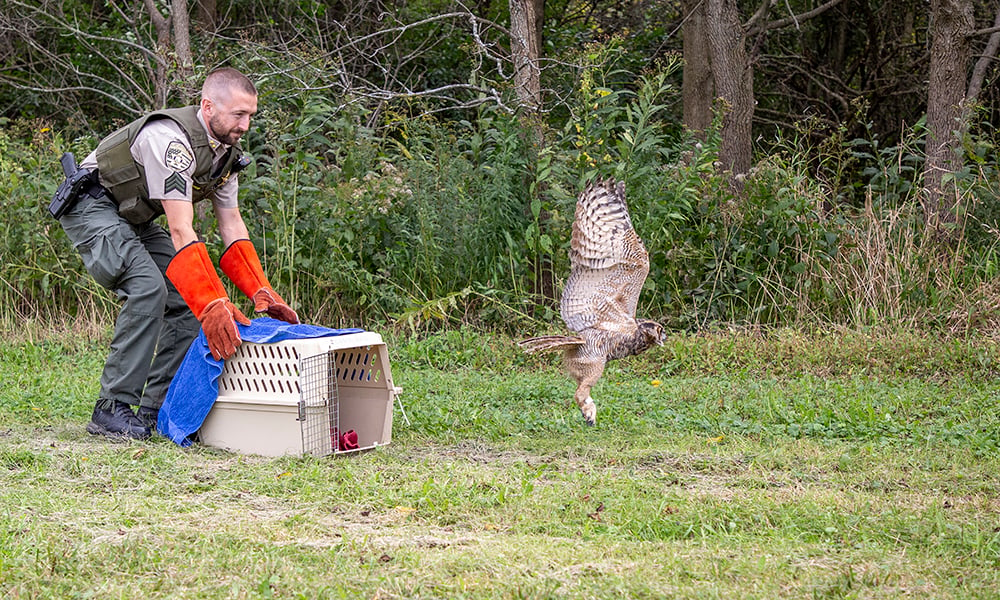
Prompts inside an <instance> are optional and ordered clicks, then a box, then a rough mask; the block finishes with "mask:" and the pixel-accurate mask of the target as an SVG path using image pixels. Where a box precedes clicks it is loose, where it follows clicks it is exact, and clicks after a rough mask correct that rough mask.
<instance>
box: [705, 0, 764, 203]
mask: <svg viewBox="0 0 1000 600" xmlns="http://www.w3.org/2000/svg"><path fill="white" fill-rule="evenodd" d="M705 18H706V23H707V29H708V44H709V51H710V60H711V63H712V75H713V77H714V79H715V95H716V98H717V99H718V102H719V104H720V105H721V106H720V109H721V110H722V132H721V134H722V140H721V144H720V147H719V162H721V163H722V167H723V169H725V170H727V171H729V173H730V182H731V184H732V185H733V187H734V188H735V189H737V190H738V189H740V188H741V187H742V185H741V181H742V179H743V176H744V175H745V174H746V172H747V171H749V170H750V164H751V159H752V137H751V135H752V134H751V122H752V121H753V111H754V97H753V71H752V69H751V67H750V61H749V58H748V55H747V49H746V31H745V29H744V27H743V25H742V23H740V15H739V9H738V8H737V6H736V0H706V1H705Z"/></svg>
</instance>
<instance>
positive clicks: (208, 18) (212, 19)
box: [195, 0, 219, 32]
mask: <svg viewBox="0 0 1000 600" xmlns="http://www.w3.org/2000/svg"><path fill="white" fill-rule="evenodd" d="M195 1H196V3H197V4H198V12H197V15H198V16H197V17H196V19H195V22H196V23H197V24H198V27H200V28H201V29H202V30H204V31H213V32H214V31H215V29H216V27H217V26H218V19H219V8H218V4H217V3H216V0H195Z"/></svg>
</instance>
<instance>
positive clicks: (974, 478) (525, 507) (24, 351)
mask: <svg viewBox="0 0 1000 600" xmlns="http://www.w3.org/2000/svg"><path fill="white" fill-rule="evenodd" d="M103 352H104V350H103V346H102V343H101V342H100V341H94V342H68V341H66V340H62V341H58V340H57V341H51V340H49V341H35V342H31V343H27V342H12V343H11V342H8V343H7V344H5V346H4V349H3V350H0V359H2V366H0V375H2V387H0V598H4V599H8V598H102V599H103V598H129V599H132V598H477V599H478V598H505V599H506V598H595V599H597V598H600V599H605V598H761V599H764V598H901V597H905V598H935V599H940V598H996V597H1000V491H998V490H1000V407H998V396H1000V384H998V383H997V381H995V372H996V370H997V364H998V363H997V360H998V354H997V351H996V349H995V344H994V343H993V342H992V341H991V340H987V339H983V340H941V339H935V338H933V337H931V336H923V337H922V336H917V335H912V336H898V335H897V336H879V335H875V334H869V335H862V334H834V333H825V334H810V335H802V334H797V333H792V332H774V333H772V334H768V335H750V334H733V333H719V334H714V335H706V336H683V335H676V336H673V337H671V338H670V339H669V340H668V343H667V345H666V347H664V348H662V349H656V350H653V351H651V352H650V353H649V354H647V355H645V356H643V357H639V358H636V359H629V360H627V361H622V362H621V363H619V364H616V365H614V366H613V367H612V368H611V369H609V370H608V372H607V373H606V375H605V378H604V379H603V380H602V382H601V383H600V384H599V385H598V387H597V388H596V389H595V393H594V395H595V398H597V401H598V425H597V426H596V427H593V428H586V427H585V426H584V424H583V420H582V418H581V417H580V415H579V412H578V411H577V409H576V408H575V406H571V405H570V397H571V395H572V391H573V386H572V384H571V383H570V382H569V381H568V380H567V379H566V378H565V377H564V376H563V375H562V374H561V373H560V370H559V367H558V363H557V361H556V359H555V357H552V356H550V357H540V358H534V357H533V358H530V359H528V358H526V357H523V356H521V355H519V354H518V353H517V351H516V350H514V349H513V348H512V346H511V344H510V341H509V340H507V339H503V338H501V337H494V336H490V335H484V334H475V333H468V332H451V333H448V334H443V335H438V336H432V337H429V338H426V339H423V340H419V341H418V340H391V341H390V355H391V357H392V360H393V364H392V368H393V375H394V379H395V382H396V384H397V385H399V386H401V387H403V388H404V390H405V391H404V395H403V396H402V399H403V402H404V405H405V407H406V412H407V416H408V417H409V424H407V423H406V422H405V421H404V419H403V418H402V416H401V414H400V413H399V412H397V414H396V420H395V427H394V430H393V442H392V444H391V445H389V446H386V447H383V448H379V449H377V450H374V451H371V452H366V453H362V454H356V455H351V456H346V457H338V458H324V459H317V458H311V457H308V458H280V459H265V458H261V457H254V456H241V455H235V454H230V453H227V452H223V451H220V450H215V449H211V448H206V447H199V446H196V447H193V448H190V449H182V448H180V447H177V446H175V445H174V444H172V443H171V442H169V441H167V440H165V439H164V438H161V437H156V438H154V439H152V440H149V441H146V442H132V443H110V442H107V441H105V440H103V439H97V438H94V437H91V436H88V435H87V434H86V433H85V432H84V425H85V424H86V422H87V420H88V418H89V413H90V410H91V408H92V406H93V400H94V397H95V394H96V391H97V382H96V380H97V375H98V373H99V371H100V368H101V364H102V362H103V358H104V356H103Z"/></svg>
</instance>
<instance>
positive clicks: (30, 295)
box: [0, 0, 1000, 334]
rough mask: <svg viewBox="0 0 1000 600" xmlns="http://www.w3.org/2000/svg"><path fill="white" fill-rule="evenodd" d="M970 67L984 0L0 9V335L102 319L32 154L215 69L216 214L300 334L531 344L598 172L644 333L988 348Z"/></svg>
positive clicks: (52, 161) (72, 140)
mask: <svg viewBox="0 0 1000 600" xmlns="http://www.w3.org/2000/svg"><path fill="white" fill-rule="evenodd" d="M998 46H1000V4H998V3H997V2H996V0H931V1H930V2H929V3H928V2H926V1H916V0H891V1H890V0H884V1H880V0H826V1H822V0H754V1H752V2H751V1H742V0H741V1H736V0H660V1H639V2H605V1H591V2H580V1H558V2H556V1H549V2H545V1H543V0H510V1H509V2H501V1H491V0H482V1H479V2H473V3H465V4H464V3H459V2H446V1H433V0H429V1H421V2H366V1H362V0H359V1H350V0H348V1H346V2H336V1H321V0H312V1H310V0H305V1H300V0H295V1H294V2H292V1H284V0H278V1H269V2H262V1H244V0H234V1H227V0H202V1H199V0H174V1H172V2H170V1H164V0H144V1H142V2H139V1H132V2H125V1H112V0H52V1H48V0H41V1H38V0H32V1H28V0H6V1H5V2H4V4H3V5H2V7H0V202H2V203H3V213H4V216H5V219H4V225H3V226H2V227H3V228H4V236H3V240H2V242H0V245H2V247H0V251H2V253H3V260H2V263H0V265H2V266H0V303H2V306H4V310H3V311H2V313H3V320H4V324H5V326H6V327H7V328H8V329H9V328H16V327H17V326H18V324H19V323H22V322H23V321H24V320H25V319H40V320H42V321H45V320H47V319H53V318H54V319H56V320H64V319H65V317H66V316H67V315H69V316H75V317H77V318H89V317H92V316H96V317H97V318H98V319H100V318H102V315H105V314H107V312H108V311H107V309H108V308H109V307H110V305H111V303H113V302H114V298H113V296H111V295H109V294H108V293H106V292H104V291H103V290H100V289H98V288H97V287H96V286H95V285H94V284H93V283H92V282H91V281H90V279H89V277H88V276H87V275H86V273H84V272H83V270H82V265H81V264H80V261H79V259H78V258H77V256H76V254H75V252H74V251H73V249H72V248H71V247H69V244H68V242H67V241H66V240H65V237H64V236H63V234H62V231H61V229H60V228H59V227H58V224H57V223H56V222H55V221H53V220H52V219H51V218H50V217H49V216H48V215H47V213H46V212H45V208H44V207H45V205H46V204H47V202H48V199H49V197H50V196H51V194H52V192H53V191H54V190H55V187H56V185H57V183H58V179H59V173H60V169H59V165H58V158H59V155H60V154H61V153H62V152H63V151H66V150H71V151H74V152H75V153H76V154H77V156H78V157H82V156H83V155H85V154H86V153H88V152H89V151H90V150H91V149H92V148H93V147H94V145H95V144H96V142H97V140H99V139H100V137H101V136H102V135H104V134H106V133H108V132H110V131H111V130H112V129H113V128H115V127H116V126H118V125H120V124H122V123H124V122H126V121H128V120H130V119H132V118H135V117H136V116H138V115H140V114H142V113H143V112H145V111H148V110H150V109H155V108H160V107H165V106H180V105H183V104H187V103H191V102H193V101H195V100H196V98H197V92H198V88H199V86H200V82H201V79H202V78H203V76H204V74H205V73H206V72H207V71H209V70H211V69H212V68H215V67H218V66H222V65H231V66H235V67H237V68H240V69H242V70H244V71H245V72H247V73H248V74H250V75H251V76H252V77H253V78H254V79H255V80H256V81H257V82H258V87H259V89H260V92H261V98H260V100H261V102H260V106H261V109H262V110H261V113H260V115H259V116H258V117H257V118H256V120H255V127H254V129H253V130H252V131H251V132H250V133H249V134H248V135H247V136H246V137H245V146H246V147H247V149H248V150H249V151H250V152H251V153H252V154H253V155H254V156H255V158H256V161H255V164H254V166H253V167H252V168H251V169H250V171H249V173H248V175H247V176H245V177H244V176H241V180H242V190H241V202H242V204H243V205H244V206H245V207H246V216H248V217H249V219H248V220H249V221H250V222H251V228H252V233H253V235H254V236H255V238H256V239H255V241H256V242H257V243H258V248H260V249H262V250H263V254H264V259H265V262H267V263H268V264H267V270H268V271H269V273H270V274H271V277H272V279H273V280H276V284H277V285H278V286H279V289H281V290H282V293H283V294H284V295H286V297H287V296H290V297H291V298H290V299H291V301H292V302H293V303H294V304H295V305H296V308H299V309H300V311H299V312H300V314H303V315H305V316H306V318H307V319H309V320H310V321H313V322H317V323H322V324H328V325H339V324H361V325H374V324H386V323H394V324H398V325H401V326H404V327H410V328H412V329H414V330H418V329H425V328H439V327H441V326H451V325H455V324H458V323H474V324H477V325H485V326H490V327H498V328H508V329H512V330H515V329H516V330H522V329H524V328H526V327H528V328H545V327H548V326H549V325H550V324H551V326H553V327H556V326H559V322H558V317H557V300H556V299H557V298H558V293H559V289H560V286H561V282H562V280H563V278H564V277H565V275H566V271H567V268H568V265H567V262H568V261H567V258H566V245H567V240H568V236H569V232H570V222H571V219H572V215H573V204H574V200H575V196H576V194H577V192H578V191H579V190H580V189H581V187H582V186H583V185H584V183H585V182H586V181H587V180H588V179H590V178H592V177H594V176H597V175H603V176H608V175H611V176H615V177H620V178H623V179H624V180H625V181H626V184H627V191H628V195H629V201H630V206H631V210H632V213H633V220H634V222H635V225H636V227H637V229H638V231H639V233H640V235H641V236H642V237H643V238H644V239H645V240H646V244H647V247H648V248H649V249H650V254H651V261H652V270H651V273H650V278H649V281H648V283H647V286H646V289H645V290H644V293H643V297H642V308H641V310H642V312H643V313H644V314H647V315H651V316H653V317H656V318H660V319H662V320H663V321H664V322H665V323H667V324H668V325H670V326H671V327H676V328H685V329H697V328H702V327H706V326H709V325H714V324H719V323H727V324H728V323H741V324H755V325H769V324H815V325H822V326H829V325H843V326H848V327H868V326H877V325H884V324H892V325H903V326H917V327H924V328H931V329H935V330H938V331H943V332H952V333H959V334H964V333H967V332H970V331H986V332H992V331H993V330H994V319H996V304H997V302H998V300H1000V286H998V284H997V283H995V279H996V277H995V275H996V273H997V269H998V266H1000V252H998V246H1000V244H998V231H1000V225H998V215H1000V206H998V194H1000V173H998V158H997V142H998V140H1000V137H998V134H997V126H998V125H1000V86H998V85H997V77H998V74H1000V68H998V67H1000V62H998V60H997V56H998ZM202 212H203V220H202V222H201V228H202V229H201V231H202V233H203V235H204V236H205V237H206V239H208V240H209V241H215V240H217V237H216V235H215V233H214V230H213V223H212V220H211V211H202ZM218 251H221V248H217V251H216V252H218ZM286 290H287V293H286Z"/></svg>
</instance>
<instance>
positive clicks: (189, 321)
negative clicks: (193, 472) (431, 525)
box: [59, 196, 201, 409]
mask: <svg viewBox="0 0 1000 600" xmlns="http://www.w3.org/2000/svg"><path fill="white" fill-rule="evenodd" d="M59 221H60V223H61V224H62V226H63V229H64V230H65V231H66V235H67V236H68V237H69V239H70V241H71V242H72V243H73V245H74V246H75V247H76V249H77V251H78V252H79V253H80V257H81V258H82V259H83V264H84V266H85V267H86V268H87V272H88V273H90V275H91V276H92V277H93V278H94V280H95V281H97V283H99V284H101V285H102V286H103V287H105V288H107V289H109V290H111V291H113V292H115V293H116V294H117V295H118V298H119V299H120V300H122V302H123V303H122V307H121V312H119V313H118V318H117V320H116V321H115V330H114V336H113V337H112V339H111V351H110V353H109V354H108V358H107V360H106V361H105V363H104V371H103V372H102V373H101V392H100V397H99V398H98V407H99V408H108V407H110V405H111V401H113V400H118V401H120V402H125V403H127V404H131V405H139V406H146V407H150V408H156V409H158V408H159V407H160V405H161V404H162V403H163V398H164V397H165V396H166V394H167V388H168V387H170V380H171V379H172V378H173V376H174V373H176V372H177V368H178V367H179V366H180V364H181V361H182V360H183V359H184V355H185V353H186V352H187V349H188V347H189V346H190V345H191V341H192V340H193V339H194V338H195V337H196V336H197V335H198V331H199V329H200V327H201V324H200V323H199V322H198V320H197V319H196V318H195V316H194V315H193V314H192V313H191V310H190V309H189V308H188V306H187V304H185V303H184V299H183V298H181V296H180V294H179V293H177V289H176V288H174V286H173V284H172V283H170V281H169V280H168V279H167V277H166V270H167V264H169V263H170V259H172V258H173V256H174V254H175V251H174V245H173V242H172V241H171V240H170V234H169V233H167V231H166V230H165V229H164V228H163V227H161V226H160V225H157V224H156V223H146V224H144V225H131V224H129V222H128V221H126V220H125V219H123V218H121V217H119V216H118V208H117V206H116V205H115V203H114V201H112V200H111V199H110V198H108V197H107V196H102V197H100V198H91V197H90V196H84V197H83V198H81V199H80V201H79V202H78V203H77V205H76V206H74V207H73V208H72V209H70V211H69V212H67V213H66V214H65V215H63V217H62V218H61V219H60V220H59Z"/></svg>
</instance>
